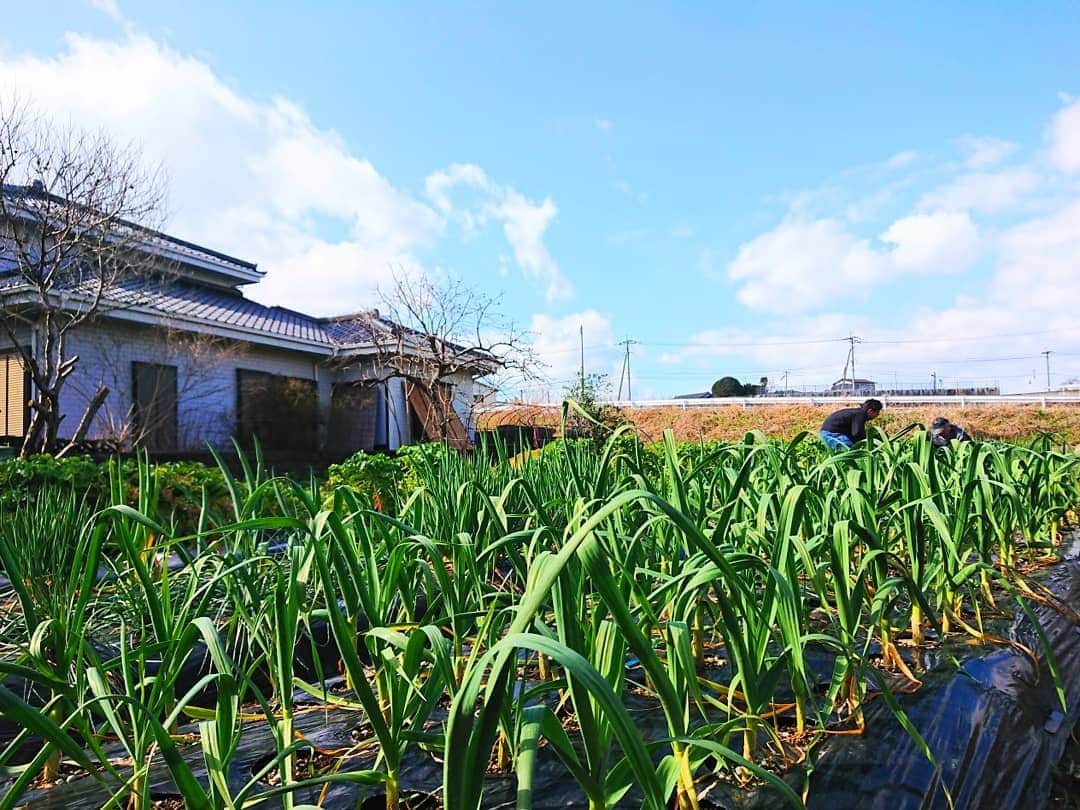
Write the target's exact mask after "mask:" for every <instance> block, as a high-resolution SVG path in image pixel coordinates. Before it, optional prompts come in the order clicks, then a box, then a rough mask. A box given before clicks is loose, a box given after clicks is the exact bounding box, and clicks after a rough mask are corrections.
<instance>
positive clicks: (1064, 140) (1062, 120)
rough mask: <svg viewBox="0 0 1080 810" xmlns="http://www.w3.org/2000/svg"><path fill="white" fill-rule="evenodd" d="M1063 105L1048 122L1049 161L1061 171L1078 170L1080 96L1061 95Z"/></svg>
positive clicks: (1079, 167) (1079, 160) (1079, 164)
mask: <svg viewBox="0 0 1080 810" xmlns="http://www.w3.org/2000/svg"><path fill="white" fill-rule="evenodd" d="M1062 99H1063V100H1064V102H1065V106H1064V107H1062V108H1061V109H1060V110H1058V112H1057V114H1056V115H1055V116H1054V119H1053V120H1052V121H1051V122H1050V129H1049V132H1048V138H1049V142H1050V162H1051V164H1053V165H1054V166H1055V167H1056V168H1058V169H1060V170H1061V171H1063V172H1070V173H1073V172H1080V98H1073V97H1071V96H1062Z"/></svg>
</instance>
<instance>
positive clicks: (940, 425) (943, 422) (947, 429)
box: [930, 416, 971, 447]
mask: <svg viewBox="0 0 1080 810" xmlns="http://www.w3.org/2000/svg"><path fill="white" fill-rule="evenodd" d="M954 439H955V440H956V441H958V442H970V441H971V436H969V435H968V433H967V431H965V430H964V429H963V428H962V427H960V426H959V425H954V424H953V423H952V422H950V421H949V420H948V419H946V418H945V417H944V416H938V417H936V418H935V419H934V421H933V423H931V425H930V441H932V442H933V443H934V447H947V446H948V445H949V442H951V441H953V440H954Z"/></svg>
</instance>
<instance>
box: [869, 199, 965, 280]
mask: <svg viewBox="0 0 1080 810" xmlns="http://www.w3.org/2000/svg"><path fill="white" fill-rule="evenodd" d="M881 240H882V241H883V242H887V243H888V244H891V245H893V246H894V247H893V248H892V250H891V251H890V252H889V258H890V259H891V261H892V264H893V266H894V267H896V268H897V269H898V270H901V271H910V272H913V273H935V272H943V273H954V272H960V271H962V270H966V269H967V267H968V265H970V264H971V262H973V261H974V260H975V257H976V256H977V255H978V252H979V232H978V229H977V228H976V227H975V223H973V222H972V221H971V217H970V216H968V214H967V212H966V211H964V212H955V211H936V212H934V213H932V214H913V215H911V216H909V217H904V218H903V219H899V220H897V221H896V222H894V223H893V224H892V225H890V226H889V229H888V230H887V231H885V233H883V234H882V235H881Z"/></svg>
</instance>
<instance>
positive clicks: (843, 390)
mask: <svg viewBox="0 0 1080 810" xmlns="http://www.w3.org/2000/svg"><path fill="white" fill-rule="evenodd" d="M829 393H831V394H854V395H855V396H857V397H872V396H873V395H874V394H876V393H877V383H876V382H874V381H873V380H863V379H860V378H858V377H856V378H855V379H854V380H853V379H851V378H850V377H841V378H840V379H839V380H837V381H836V382H834V383H833V384H832V386H830V388H829Z"/></svg>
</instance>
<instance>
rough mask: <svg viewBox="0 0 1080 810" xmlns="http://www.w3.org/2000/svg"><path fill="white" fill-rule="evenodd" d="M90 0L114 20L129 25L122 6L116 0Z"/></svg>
mask: <svg viewBox="0 0 1080 810" xmlns="http://www.w3.org/2000/svg"><path fill="white" fill-rule="evenodd" d="M89 2H90V5H91V6H93V7H94V8H96V9H97V10H98V11H100V12H102V13H103V14H106V15H107V16H109V17H110V18H111V19H112V20H113V21H114V22H118V23H120V24H121V25H127V18H125V17H124V14H123V12H121V11H120V6H119V4H118V3H117V2H116V0H89Z"/></svg>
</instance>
